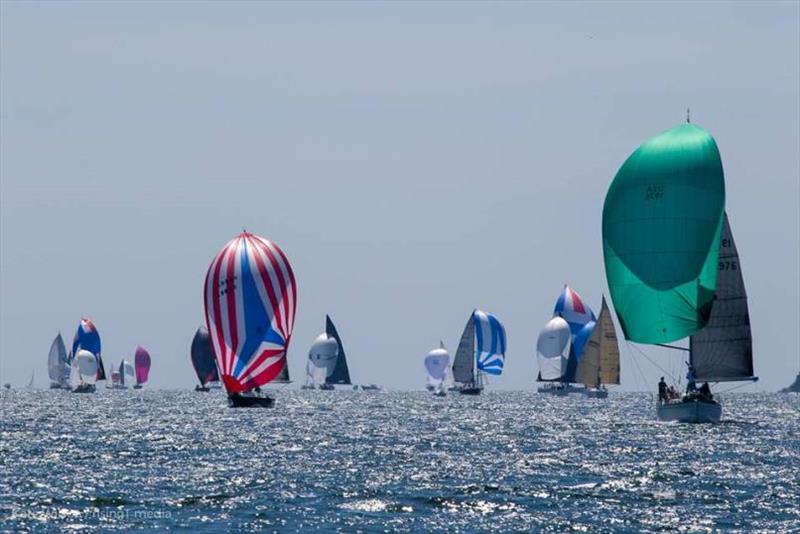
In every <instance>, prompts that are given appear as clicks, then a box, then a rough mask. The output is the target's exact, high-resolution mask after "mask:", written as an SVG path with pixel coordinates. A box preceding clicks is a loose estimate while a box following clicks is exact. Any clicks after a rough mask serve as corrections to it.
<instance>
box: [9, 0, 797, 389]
mask: <svg viewBox="0 0 800 534" xmlns="http://www.w3.org/2000/svg"><path fill="white" fill-rule="evenodd" d="M798 6H800V4H798V3H797V2H784V3H766V2H757V3H752V4H749V3H745V2H730V3H724V2H709V3H697V2H692V3H689V2H670V3H664V4H656V3H635V2H622V3H600V2H591V3H585V4H581V3H562V4H556V3H552V4H549V3H539V2H535V3H516V2H515V3H476V2H470V3H456V2H444V3H438V4H437V3H427V2H404V3H400V2H398V3H367V2H359V3H352V4H338V3H333V2H324V3H294V4H280V3H267V2H263V3H259V2H246V3H240V4H233V3H228V2H226V3H200V4H195V3H191V2H176V3H171V4H170V3H160V2H138V3H130V4H125V3H121V2H111V3H101V2H92V3H85V4H82V3H75V2H69V3H67V2H51V3H32V2H25V3H22V2H9V1H3V2H2V3H0V16H1V17H0V19H1V20H0V121H1V122H0V136H1V137H0V149H1V151H2V152H1V153H0V172H1V173H2V174H1V175H0V178H1V180H0V208H1V209H0V259H1V262H0V263H1V269H0V275H1V279H0V360H1V361H0V381H2V382H12V383H14V384H17V385H20V384H22V383H24V382H26V381H27V379H28V377H29V376H30V373H31V370H32V369H35V370H36V376H37V384H38V385H39V386H41V387H43V386H45V384H46V383H47V381H46V379H45V377H46V358H47V351H48V348H49V345H50V342H51V340H52V338H53V336H55V334H56V333H57V332H58V331H59V330H60V331H61V332H62V333H64V335H65V338H66V339H67V340H68V342H70V341H71V339H72V335H73V333H74V330H75V328H76V326H77V324H78V320H79V318H80V317H81V315H86V316H89V317H91V318H92V319H93V320H94V321H95V323H96V324H97V326H98V328H99V330H100V333H101V336H102V339H103V356H104V359H105V361H106V362H107V365H108V364H111V363H115V364H116V363H118V362H119V359H120V358H122V357H123V356H126V357H131V356H132V353H133V350H134V348H135V346H136V344H137V343H140V344H142V345H144V346H146V347H147V348H148V349H149V350H150V352H151V354H152V356H153V370H152V373H151V377H152V386H153V387H189V386H191V385H192V384H193V383H194V381H195V377H194V374H193V372H192V369H191V366H190V363H189V355H188V351H189V344H190V341H191V338H192V335H193V334H194V331H195V329H196V328H197V327H198V326H199V325H200V324H201V323H202V321H203V300H202V295H203V279H204V276H205V272H206V269H207V267H208V264H209V262H210V261H211V259H212V257H213V256H214V254H215V253H216V252H217V250H219V248H220V247H221V246H222V245H223V244H225V242H227V241H228V240H229V239H230V238H231V237H233V236H234V235H235V234H237V233H238V232H240V231H241V230H242V228H247V229H248V230H249V231H252V232H254V233H257V234H259V235H261V236H264V237H266V238H268V239H271V240H273V241H275V242H276V243H278V244H279V245H280V246H281V247H282V248H283V250H284V251H285V252H286V254H287V255H288V257H289V259H290V261H291V262H292V265H293V267H294V270H295V274H296V276H297V280H298V284H299V304H298V314H297V321H296V325H295V330H294V337H293V341H292V345H291V347H290V354H289V357H290V370H291V373H292V375H293V378H294V379H296V380H302V379H303V374H304V373H303V371H304V367H305V359H306V355H307V352H308V348H309V345H310V343H311V341H312V340H313V339H314V337H315V336H316V335H317V334H319V333H320V332H321V331H322V330H323V329H324V319H325V313H326V312H327V313H330V314H331V316H332V317H333V319H334V321H335V322H336V325H337V326H338V328H339V332H340V333H341V335H342V337H343V341H344V344H345V349H346V350H347V352H348V357H349V362H350V370H351V374H352V376H353V379H354V381H355V382H357V383H365V382H366V383H370V382H376V383H380V384H385V385H387V386H389V387H392V388H420V387H422V386H423V384H424V371H423V366H422V358H423V357H424V355H425V353H426V352H427V351H428V350H429V349H431V348H433V347H435V346H436V345H437V344H438V342H439V339H440V338H441V339H442V340H444V342H445V344H446V345H447V346H448V347H449V348H450V349H451V351H454V349H455V346H456V344H457V341H458V338H459V336H460V335H461V330H462V328H463V326H464V323H465V321H466V320H467V317H468V315H469V314H470V312H471V310H472V309H473V307H479V308H482V309H484V310H487V311H491V312H493V313H495V314H496V315H498V316H499V317H500V319H501V320H503V321H504V323H505V325H506V328H507V332H508V349H509V350H508V355H507V360H506V369H505V373H504V374H503V376H502V377H501V378H499V379H497V380H494V381H493V383H492V385H491V386H490V387H492V388H504V389H505V388H509V389H520V388H526V389H531V388H533V387H534V386H533V381H534V379H535V377H536V371H537V366H536V362H535V341H536V337H537V335H538V332H539V330H540V328H541V327H542V326H543V325H544V323H545V322H546V321H547V320H548V319H549V318H550V317H551V314H552V308H553V304H554V301H555V299H556V297H557V295H558V293H559V292H560V290H561V288H562V285H563V284H564V283H569V284H570V285H572V286H573V287H574V288H575V289H576V290H577V291H578V292H579V293H580V294H581V295H582V296H583V297H584V299H585V300H587V301H588V302H589V303H590V304H591V305H592V306H593V307H594V309H595V310H596V311H597V310H599V307H600V298H601V295H602V294H603V293H607V286H606V282H605V273H604V269H603V257H602V243H601V235H600V221H601V212H602V205H603V199H604V197H605V193H606V190H607V188H608V185H609V183H610V182H611V180H612V178H613V176H614V174H615V172H616V171H617V169H618V168H619V166H620V165H621V164H622V162H623V161H624V160H625V158H626V157H627V156H628V155H629V154H630V153H631V152H632V151H633V150H634V149H635V148H636V147H637V146H638V145H639V144H640V143H642V142H643V141H645V140H646V139H647V138H649V137H651V136H653V135H655V134H658V133H659V132H661V131H663V130H666V129H669V128H671V127H673V126H675V125H677V124H679V123H680V122H682V121H683V120H684V118H685V113H686V107H687V106H691V109H692V121H693V122H694V123H696V124H698V125H700V126H703V127H704V128H706V129H707V130H708V131H709V132H711V133H712V135H714V136H715V138H716V140H717V143H718V145H719V147H720V151H721V154H722V159H723V165H724V167H725V174H726V186H727V201H726V202H727V210H728V213H729V215H730V218H731V225H732V227H733V231H734V234H735V237H736V241H737V245H738V247H739V251H740V253H741V255H742V257H741V263H742V268H743V273H744V277H745V283H746V284H747V288H748V292H749V296H750V301H749V302H750V313H751V320H752V326H753V338H754V345H755V368H756V372H757V374H759V375H760V376H761V377H762V380H761V382H760V383H759V384H758V385H757V386H755V388H752V389H756V390H774V389H777V388H779V387H783V386H785V385H787V384H788V383H789V382H791V381H792V380H793V378H794V375H795V374H796V373H797V372H798V370H800V327H799V326H798V325H799V324H800V275H799V274H798V273H800V185H799V184H800V148H798V147H800V7H798ZM642 349H643V350H644V351H645V352H646V353H647V354H648V355H649V356H650V357H651V358H654V359H659V361H660V362H663V365H664V366H665V367H666V366H667V365H668V364H667V363H666V362H667V359H666V358H665V357H664V355H663V354H659V353H658V352H657V351H654V350H652V349H650V348H648V347H642ZM623 352H624V354H623V358H622V367H623V369H622V377H623V389H626V390H630V389H642V388H644V387H648V388H653V387H654V386H655V382H656V380H657V377H658V376H659V374H661V373H660V372H659V371H658V369H656V368H655V367H654V366H653V365H651V364H650V363H649V362H648V361H647V360H646V359H644V358H642V357H638V353H637V352H636V351H635V350H634V349H632V348H630V347H628V346H627V345H625V344H623ZM631 356H637V357H638V360H637V363H638V365H639V367H640V368H641V370H642V371H643V372H644V374H645V375H646V380H647V381H646V382H643V380H642V379H641V378H640V377H639V373H638V371H636V367H635V365H634V364H633V363H632V360H631ZM679 357H680V356H679ZM673 365H674V364H673Z"/></svg>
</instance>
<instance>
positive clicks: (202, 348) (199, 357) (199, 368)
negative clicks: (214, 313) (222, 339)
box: [190, 326, 219, 392]
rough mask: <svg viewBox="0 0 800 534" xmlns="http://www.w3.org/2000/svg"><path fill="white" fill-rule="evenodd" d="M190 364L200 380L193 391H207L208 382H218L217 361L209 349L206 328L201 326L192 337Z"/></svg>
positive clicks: (209, 344) (209, 342)
mask: <svg viewBox="0 0 800 534" xmlns="http://www.w3.org/2000/svg"><path fill="white" fill-rule="evenodd" d="M190 355H191V358H192V366H193V367H194V372H195V373H196V374H197V380H198V381H199V382H200V385H199V386H196V387H195V388H194V389H195V391H204V392H205V391H209V384H213V383H219V372H218V371H217V363H216V361H215V360H214V352H213V350H212V349H211V339H210V338H209V337H208V329H207V328H206V327H205V326H201V327H200V328H198V329H197V332H195V334H194V338H192V347H191V349H190Z"/></svg>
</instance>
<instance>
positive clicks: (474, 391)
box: [458, 388, 481, 395]
mask: <svg viewBox="0 0 800 534" xmlns="http://www.w3.org/2000/svg"><path fill="white" fill-rule="evenodd" d="M458 392H459V393H461V394H462V395H480V394H481V388H461V389H459V390H458Z"/></svg>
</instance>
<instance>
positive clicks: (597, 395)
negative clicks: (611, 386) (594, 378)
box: [584, 388, 608, 399]
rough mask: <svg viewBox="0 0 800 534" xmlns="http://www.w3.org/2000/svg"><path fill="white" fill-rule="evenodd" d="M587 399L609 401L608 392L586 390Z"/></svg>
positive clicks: (592, 389) (605, 390)
mask: <svg viewBox="0 0 800 534" xmlns="http://www.w3.org/2000/svg"><path fill="white" fill-rule="evenodd" d="M584 394H585V395H586V397H587V398H590V399H607V398H608V390H607V389H595V388H586V391H585V392H584Z"/></svg>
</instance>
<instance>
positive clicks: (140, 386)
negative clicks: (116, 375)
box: [133, 384, 142, 389]
mask: <svg viewBox="0 0 800 534" xmlns="http://www.w3.org/2000/svg"><path fill="white" fill-rule="evenodd" d="M133 389H142V385H141V384H136V385H135V386H133Z"/></svg>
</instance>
